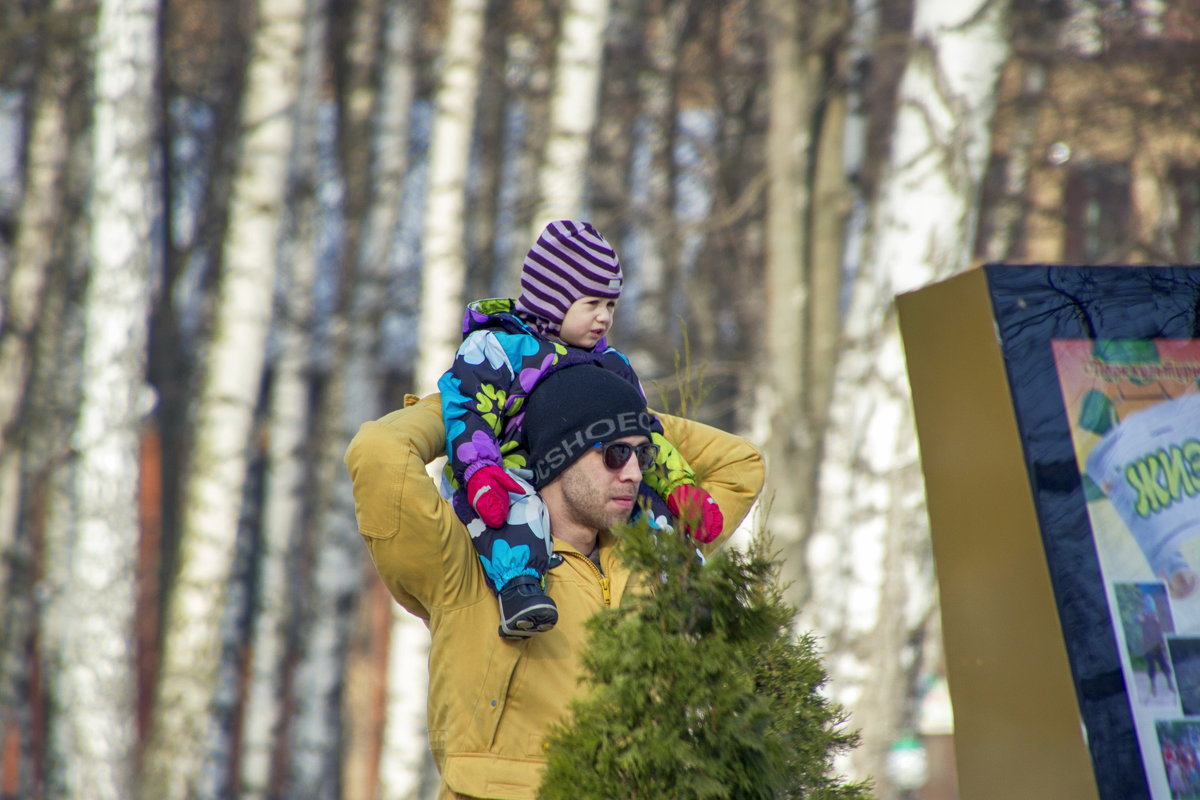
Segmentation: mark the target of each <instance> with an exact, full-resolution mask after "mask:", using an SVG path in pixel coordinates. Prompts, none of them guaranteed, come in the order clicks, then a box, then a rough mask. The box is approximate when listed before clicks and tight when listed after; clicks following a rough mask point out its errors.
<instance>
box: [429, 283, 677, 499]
mask: <svg viewBox="0 0 1200 800" xmlns="http://www.w3.org/2000/svg"><path fill="white" fill-rule="evenodd" d="M513 306H514V302H513V301H512V300H511V299H508V298H493V299H490V300H479V301H476V302H474V303H471V304H470V305H469V306H467V311H466V314H465V315H464V317H463V343H462V345H461V346H460V347H459V348H458V353H457V354H456V355H455V357H454V363H453V364H451V366H450V369H449V370H447V372H446V373H445V374H444V375H443V376H442V378H441V380H439V381H438V388H439V389H440V390H441V393H442V412H443V414H444V415H445V419H446V453H447V455H448V463H447V465H446V477H447V478H448V479H450V484H451V486H452V487H453V488H455V489H458V488H459V487H463V486H466V483H467V481H468V480H470V478H471V476H472V475H473V474H475V472H476V471H477V470H479V469H481V468H483V467H486V466H489V465H492V466H500V467H504V468H507V469H510V470H516V471H517V472H518V474H522V477H526V478H530V477H531V474H529V473H528V469H529V452H528V450H527V449H526V445H525V437H524V434H523V432H522V429H521V421H522V419H523V418H524V416H525V415H524V411H523V409H524V405H525V399H526V398H527V397H528V396H529V394H530V393H531V392H532V391H533V389H534V387H535V386H537V385H538V383H539V382H540V381H541V380H542V379H543V378H544V377H546V376H547V375H549V374H550V373H551V372H553V371H555V370H558V369H562V368H564V367H567V366H571V365H574V364H597V365H599V366H601V367H604V368H605V369H609V370H612V371H613V372H615V373H617V374H618V375H620V376H621V377H622V378H624V379H625V380H627V381H629V382H630V383H631V384H633V385H634V386H635V387H637V389H638V391H639V392H640V391H642V387H641V383H640V381H638V377H637V374H636V373H635V372H634V370H633V367H632V366H631V365H630V364H629V359H627V358H625V356H624V355H623V354H622V353H621V352H619V351H618V350H617V349H616V348H614V347H609V346H608V340H607V339H601V340H600V341H599V342H598V343H597V344H596V346H595V347H594V348H592V349H591V350H584V349H582V348H578V347H572V346H570V345H567V344H563V343H562V342H559V341H554V340H550V339H547V338H545V337H543V336H541V335H539V334H538V333H537V332H536V331H535V330H534V329H533V327H532V326H530V325H528V324H527V323H526V322H525V321H524V320H522V319H521V318H520V317H518V316H517V315H516V314H515V313H514V312H513ZM643 396H644V395H643ZM650 440H651V441H652V442H654V443H655V444H657V445H658V447H659V450H658V462H657V463H658V466H657V468H656V469H653V470H651V471H649V472H647V473H646V475H645V477H644V480H645V482H646V484H647V485H648V486H649V487H650V488H651V489H652V490H653V491H654V492H655V493H656V494H657V495H658V496H659V497H661V498H662V499H663V500H666V499H667V497H668V496H669V495H670V494H671V491H672V490H674V489H675V487H677V486H679V485H681V484H693V483H695V480H696V479H695V474H694V473H693V472H692V468H691V467H690V466H689V465H688V463H687V461H686V460H685V459H684V458H683V457H682V456H680V455H679V451H678V450H677V449H676V448H675V446H674V445H672V444H671V443H670V442H669V441H668V440H667V439H666V437H664V436H663V432H662V424H661V423H659V422H658V421H657V420H656V421H655V425H654V429H653V433H652V434H651V436H650ZM457 495H458V496H457V497H456V498H455V503H456V508H457V509H458V511H459V513H460V515H462V516H463V518H464V519H468V518H470V517H471V516H472V515H473V512H472V511H470V509H469V507H465V500H464V499H463V497H462V493H461V492H458V493H457Z"/></svg>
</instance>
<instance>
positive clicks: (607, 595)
mask: <svg viewBox="0 0 1200 800" xmlns="http://www.w3.org/2000/svg"><path fill="white" fill-rule="evenodd" d="M567 555H569V556H571V558H581V559H583V560H584V561H585V562H587V565H588V566H589V567H591V568H592V572H594V573H595V574H596V580H597V582H599V584H600V593H601V594H602V595H603V596H604V605H606V606H611V605H612V591H611V590H610V586H609V582H608V577H607V576H606V575H605V574H604V573H603V572H601V571H600V568H599V567H597V566H596V565H595V563H593V561H592V560H591V559H590V558H588V557H587V556H585V555H583V554H581V553H567Z"/></svg>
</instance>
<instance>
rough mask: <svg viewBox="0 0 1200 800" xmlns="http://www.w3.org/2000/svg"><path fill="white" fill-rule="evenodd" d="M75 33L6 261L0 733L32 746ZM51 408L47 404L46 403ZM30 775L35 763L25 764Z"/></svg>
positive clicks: (52, 92) (58, 46) (36, 140)
mask: <svg viewBox="0 0 1200 800" xmlns="http://www.w3.org/2000/svg"><path fill="white" fill-rule="evenodd" d="M74 11H75V0H59V2H58V3H56V4H55V5H54V6H53V7H52V8H51V9H49V10H47V11H46V12H44V13H46V14H47V15H48V17H49V18H50V19H52V20H56V21H57V20H58V18H59V14H66V13H73V12H74ZM80 44H81V42H80V39H79V38H75V37H71V38H69V39H68V38H66V37H64V38H63V39H51V40H50V41H48V42H46V46H45V54H44V61H43V63H42V65H41V69H40V71H39V74H38V81H37V87H36V89H35V90H34V91H33V92H32V100H31V106H32V111H31V113H30V121H29V125H28V128H27V129H26V134H25V139H26V142H27V145H26V150H25V174H24V187H23V188H24V191H23V193H22V196H21V205H20V208H19V210H18V215H17V220H16V238H15V243H14V246H13V249H12V253H11V257H12V263H11V265H9V264H7V263H6V262H4V261H3V260H2V259H0V285H3V286H4V287H5V296H4V299H3V301H2V302H0V737H4V736H6V735H7V732H9V731H13V730H16V731H20V732H22V733H23V736H22V739H23V741H22V745H23V746H24V747H28V746H29V745H30V741H29V740H30V739H31V738H32V737H31V735H30V733H29V732H30V731H31V726H30V725H29V724H28V720H27V719H20V718H21V717H24V716H26V715H27V714H28V713H29V711H30V710H31V708H32V705H33V704H32V702H31V699H30V698H29V697H28V694H29V692H28V688H27V687H28V685H29V681H30V676H31V670H30V667H31V663H30V659H29V652H30V646H31V641H32V636H33V631H34V626H35V621H36V619H37V614H36V606H35V600H34V585H35V582H36V575H37V569H36V567H35V562H34V559H35V553H36V545H35V542H34V534H33V533H32V531H31V530H30V529H31V527H32V526H30V525H28V524H22V522H21V505H22V504H21V498H22V496H24V495H26V494H27V490H28V486H27V485H26V484H27V481H26V480H25V479H24V478H23V476H22V462H23V461H25V460H27V459H26V452H27V449H28V444H29V440H30V438H31V435H32V434H31V429H32V426H30V425H27V424H23V421H24V416H25V409H26V408H27V407H37V406H36V405H28V404H27V397H28V396H29V393H30V384H31V382H32V376H31V372H32V369H33V365H34V361H35V355H36V349H35V338H34V337H35V336H36V334H37V329H38V325H39V322H40V321H41V320H43V318H44V317H43V315H44V311H45V309H46V305H45V296H46V293H47V286H48V284H49V282H50V267H51V264H53V263H54V262H55V259H56V258H62V251H63V247H62V242H61V239H62V234H63V230H64V229H65V227H66V222H65V218H66V214H65V213H64V206H65V202H64V201H65V196H66V186H65V184H66V173H67V166H68V163H67V162H68V155H69V148H70V144H71V141H72V135H73V132H72V131H71V130H70V128H69V126H68V121H67V120H68V114H69V109H68V102H69V99H70V96H71V93H72V92H73V91H74V90H76V89H77V88H78V81H79V79H80V77H81V75H80V73H81V69H80V66H81V61H82V52H83V51H84V48H82V47H81V46H80ZM43 408H45V406H43ZM25 772H29V770H25Z"/></svg>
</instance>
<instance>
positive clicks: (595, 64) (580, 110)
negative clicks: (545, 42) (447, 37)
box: [528, 0, 610, 242]
mask: <svg viewBox="0 0 1200 800" xmlns="http://www.w3.org/2000/svg"><path fill="white" fill-rule="evenodd" d="M609 2H610V0H567V2H565V3H563V8H562V18H561V23H560V31H559V38H558V44H557V48H556V51H555V57H554V60H555V69H554V86H553V88H552V90H551V93H550V130H549V133H548V136H547V137H546V150H545V157H544V158H543V160H542V168H541V174H540V178H539V203H538V210H537V212H536V213H535V214H534V218H533V221H532V225H531V227H530V231H529V234H530V235H529V237H528V240H529V241H530V242H532V241H533V240H534V239H536V238H537V236H538V234H539V233H540V232H541V230H542V228H543V227H545V225H546V223H548V222H553V221H554V220H556V219H578V218H579V216H580V215H581V214H582V212H583V209H584V204H585V195H584V188H585V186H586V185H587V181H586V179H587V161H588V154H589V152H590V145H591V136H592V129H593V128H594V127H595V125H596V112H597V109H598V106H599V101H600V74H601V66H602V63H603V56H604V31H605V28H606V27H607V25H608V11H609Z"/></svg>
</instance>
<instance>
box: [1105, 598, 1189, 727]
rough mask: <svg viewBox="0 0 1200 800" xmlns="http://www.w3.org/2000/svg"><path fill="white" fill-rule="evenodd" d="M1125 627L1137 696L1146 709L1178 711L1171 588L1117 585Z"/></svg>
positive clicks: (1118, 607) (1120, 612)
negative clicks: (1172, 654)
mask: <svg viewBox="0 0 1200 800" xmlns="http://www.w3.org/2000/svg"><path fill="white" fill-rule="evenodd" d="M1113 596H1114V597H1115V598H1116V601H1117V610H1118V613H1119V614H1120V619H1121V626H1122V629H1123V630H1124V632H1125V656H1126V658H1127V659H1128V660H1129V665H1130V669H1131V670H1132V672H1133V687H1134V688H1133V689H1132V690H1131V691H1133V693H1134V694H1135V695H1136V697H1137V699H1138V701H1139V702H1141V703H1142V704H1143V705H1157V706H1165V707H1166V709H1165V710H1167V711H1168V712H1169V711H1172V710H1174V711H1176V712H1177V710H1178V706H1179V700H1178V696H1177V693H1176V690H1175V675H1174V669H1173V668H1172V666H1171V663H1170V658H1169V655H1168V652H1167V635H1168V634H1172V633H1174V632H1175V620H1174V618H1173V617H1172V616H1171V605H1170V602H1169V601H1168V600H1167V588H1166V586H1165V585H1164V584H1163V583H1161V582H1156V583H1116V584H1114V585H1113Z"/></svg>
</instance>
